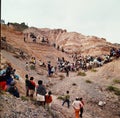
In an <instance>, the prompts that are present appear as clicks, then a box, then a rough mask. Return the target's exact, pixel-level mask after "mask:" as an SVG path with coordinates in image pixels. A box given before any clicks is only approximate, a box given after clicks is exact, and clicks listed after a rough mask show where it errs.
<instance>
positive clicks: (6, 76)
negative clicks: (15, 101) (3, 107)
mask: <svg viewBox="0 0 120 118" xmlns="http://www.w3.org/2000/svg"><path fill="white" fill-rule="evenodd" d="M15 72H16V69H13V68H12V66H11V64H10V63H8V64H7V67H6V68H5V69H3V70H1V71H0V89H1V90H4V91H7V92H9V93H10V94H12V95H13V96H15V97H18V98H19V97H20V93H19V91H18V88H17V86H16V80H19V76H18V75H17V74H16V73H15Z"/></svg>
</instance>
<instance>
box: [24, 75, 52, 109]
mask: <svg viewBox="0 0 120 118" xmlns="http://www.w3.org/2000/svg"><path fill="white" fill-rule="evenodd" d="M25 78H26V79H25V86H26V96H29V97H30V98H31V99H32V98H33V97H34V94H35V95H36V100H37V104H38V105H42V106H44V107H45V106H46V108H47V109H49V108H50V106H51V102H52V96H51V94H52V92H51V91H48V93H47V91H46V88H45V86H44V85H43V81H42V80H38V84H36V83H35V81H34V77H30V79H29V76H28V74H26V75H25Z"/></svg>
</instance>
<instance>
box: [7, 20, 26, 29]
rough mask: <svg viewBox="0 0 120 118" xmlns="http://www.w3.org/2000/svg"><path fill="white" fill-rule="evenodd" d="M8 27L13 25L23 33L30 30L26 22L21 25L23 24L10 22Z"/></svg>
mask: <svg viewBox="0 0 120 118" xmlns="http://www.w3.org/2000/svg"><path fill="white" fill-rule="evenodd" d="M7 25H8V26H9V25H13V26H14V28H15V29H16V30H17V31H23V30H25V29H27V28H28V26H27V25H26V24H25V23H24V22H23V23H21V24H19V23H9V22H8V24H7Z"/></svg>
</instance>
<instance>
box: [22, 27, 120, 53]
mask: <svg viewBox="0 0 120 118" xmlns="http://www.w3.org/2000/svg"><path fill="white" fill-rule="evenodd" d="M31 32H32V33H34V34H35V35H36V36H37V37H40V38H41V37H45V38H47V39H48V40H49V42H50V44H53V43H55V44H56V46H59V47H60V49H62V48H63V49H64V51H65V52H67V53H74V52H77V53H82V54H83V55H86V54H87V55H89V54H90V55H101V54H109V50H110V48H112V47H116V48H118V47H119V45H114V44H112V43H110V42H107V41H106V39H105V38H99V37H96V36H85V35H83V34H81V33H77V32H67V30H62V29H48V28H41V29H40V28H33V27H31V28H29V29H26V30H25V31H24V33H31Z"/></svg>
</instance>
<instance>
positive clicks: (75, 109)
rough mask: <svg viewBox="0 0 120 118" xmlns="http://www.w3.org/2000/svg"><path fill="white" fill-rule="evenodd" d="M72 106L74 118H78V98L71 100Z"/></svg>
mask: <svg viewBox="0 0 120 118" xmlns="http://www.w3.org/2000/svg"><path fill="white" fill-rule="evenodd" d="M72 106H73V108H74V111H75V118H79V112H80V100H79V98H78V97H76V99H75V100H74V101H73V103H72Z"/></svg>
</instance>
